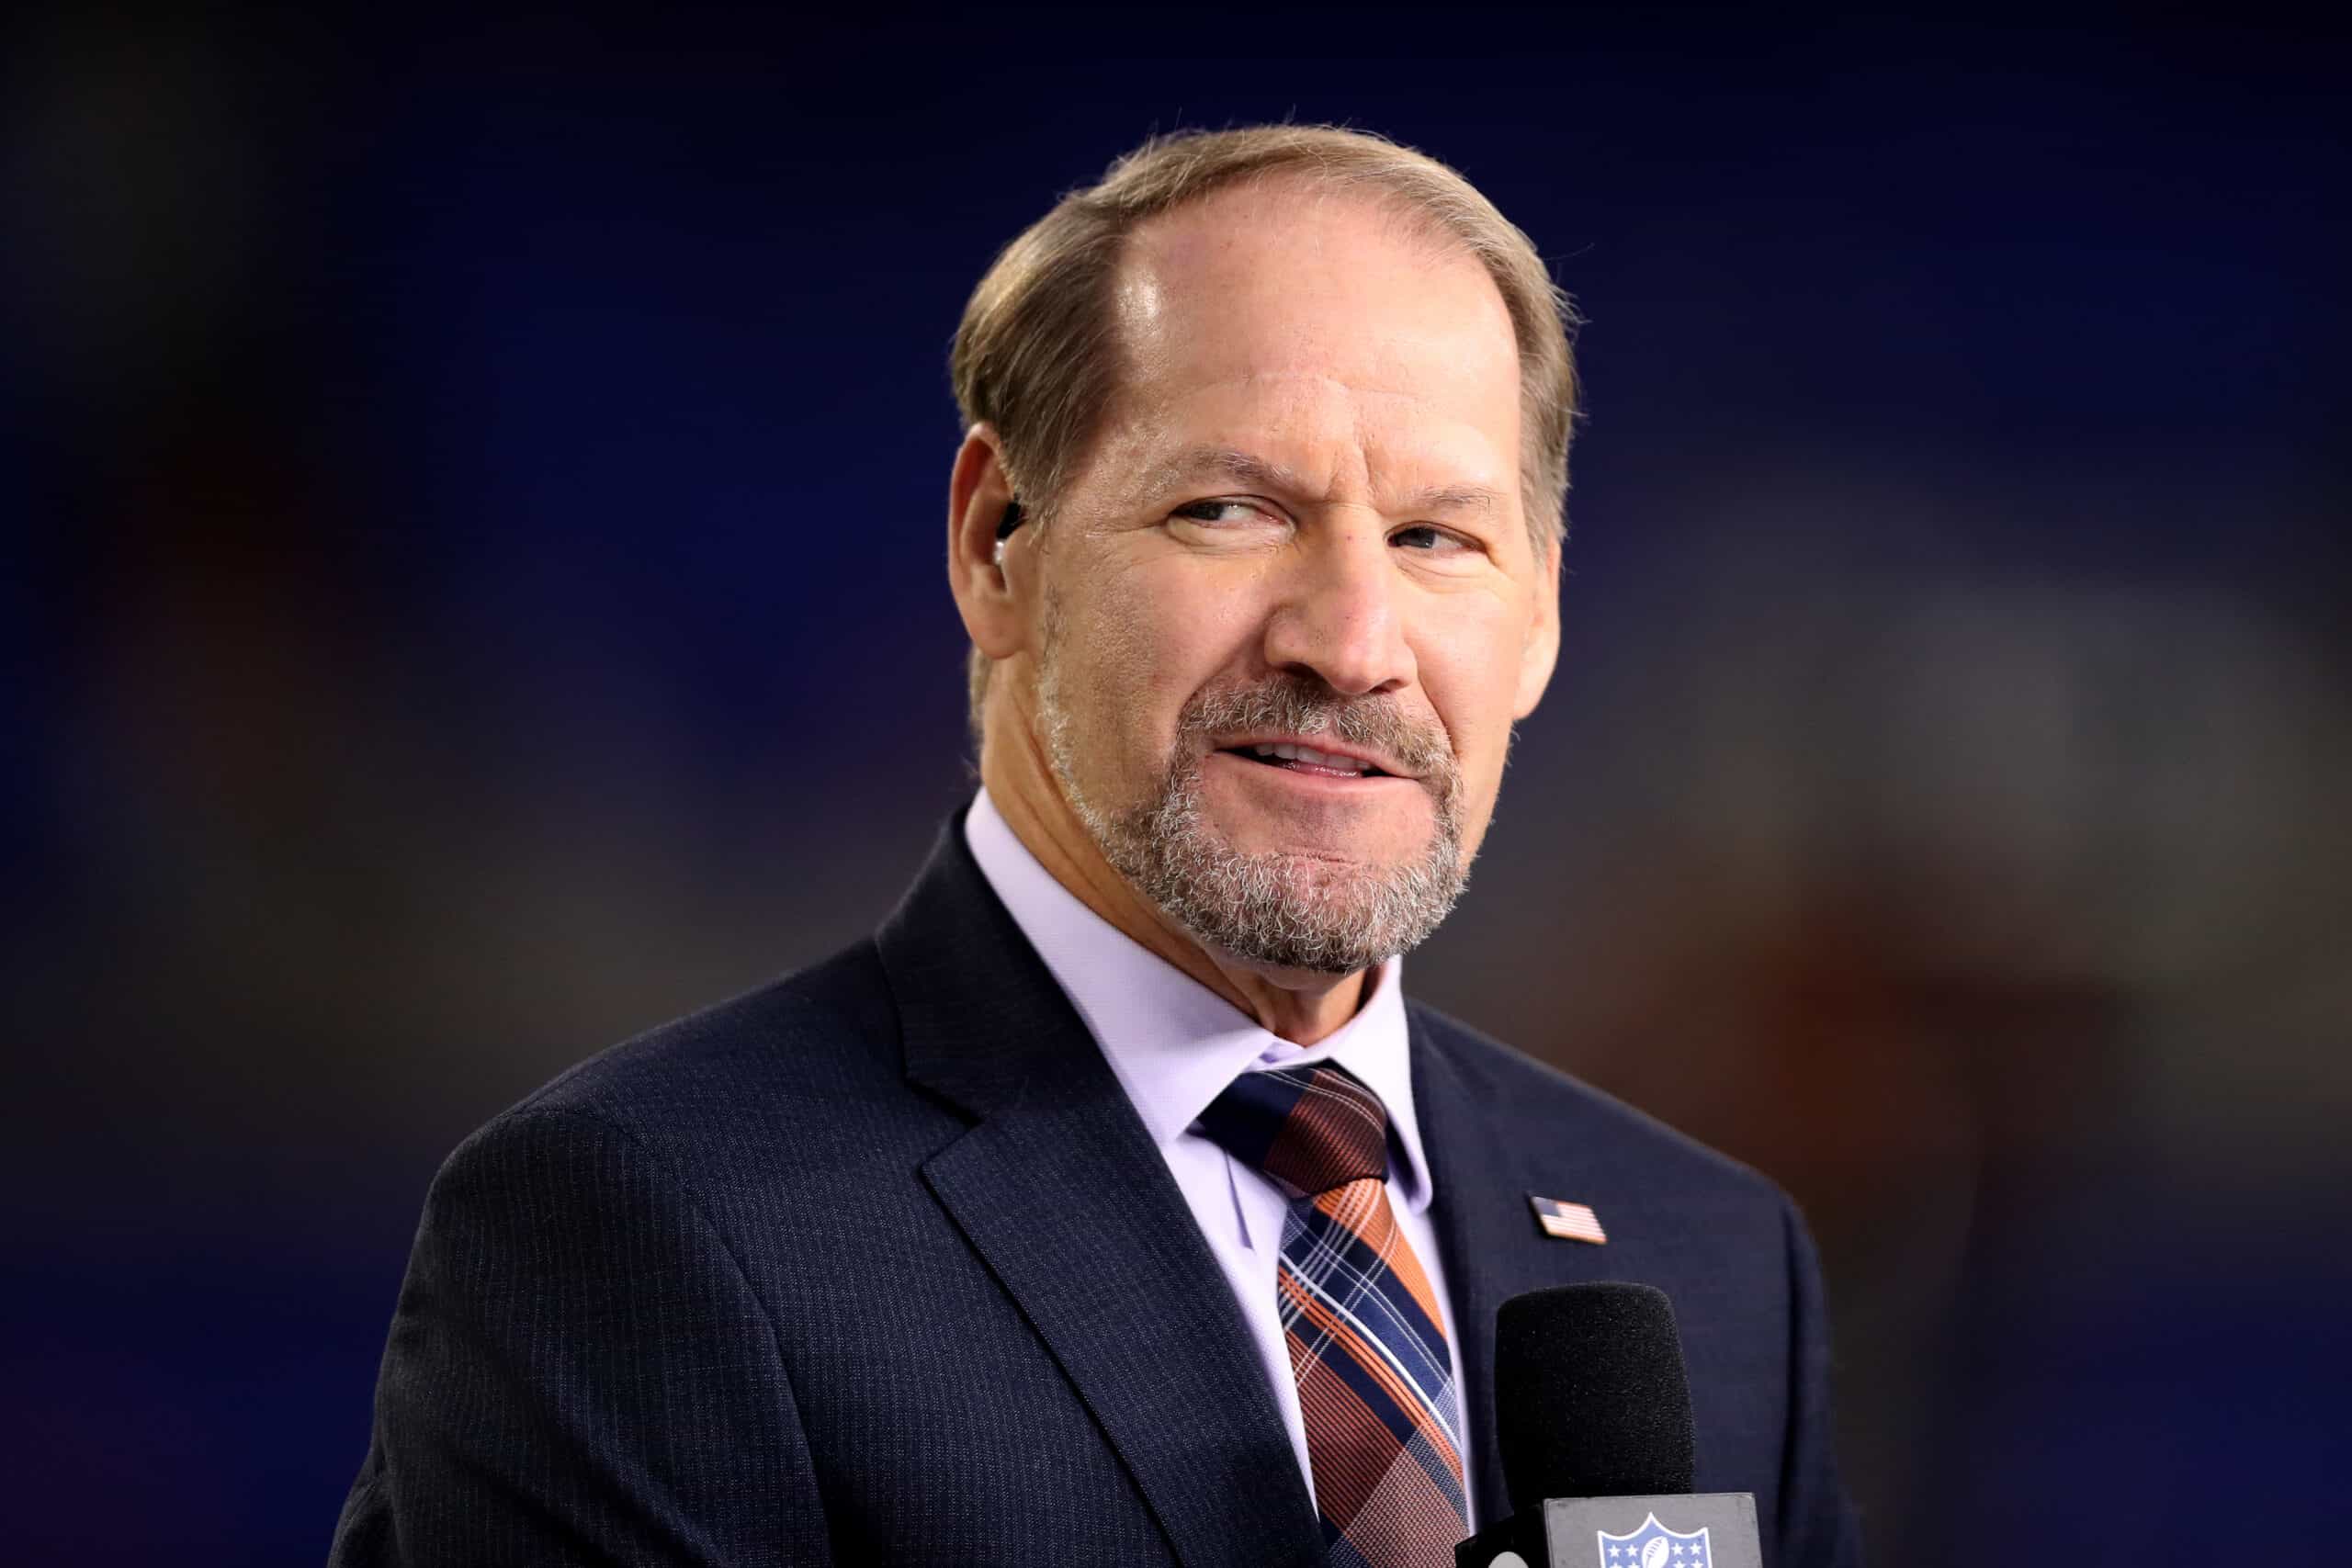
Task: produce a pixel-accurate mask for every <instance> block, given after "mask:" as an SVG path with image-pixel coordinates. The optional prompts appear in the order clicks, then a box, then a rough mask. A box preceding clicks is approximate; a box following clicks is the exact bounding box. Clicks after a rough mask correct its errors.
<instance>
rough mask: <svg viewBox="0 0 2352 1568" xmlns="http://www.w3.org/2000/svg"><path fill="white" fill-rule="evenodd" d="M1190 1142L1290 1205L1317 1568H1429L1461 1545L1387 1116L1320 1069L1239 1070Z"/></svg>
mask: <svg viewBox="0 0 2352 1568" xmlns="http://www.w3.org/2000/svg"><path fill="white" fill-rule="evenodd" d="M1198 1131H1200V1132H1201V1133H1202V1134H1204V1135H1206V1136H1207V1137H1208V1138H1210V1139H1212V1140H1213V1141H1215V1142H1216V1144H1217V1145H1220V1146H1222V1147H1223V1148H1224V1149H1225V1150H1226V1151H1227V1153H1229V1154H1231V1155H1232V1156H1234V1157H1235V1158H1237V1159H1240V1160H1243V1161H1246V1162H1247V1163H1249V1164H1250V1165H1251V1166H1254V1167H1256V1168H1258V1169H1260V1170H1261V1171H1264V1172H1265V1173H1266V1175H1267V1176H1268V1177H1269V1178H1270V1179H1272V1181H1273V1182H1274V1184H1275V1185H1276V1186H1278V1187H1280V1188H1281V1189H1282V1190H1283V1192H1284V1193H1285V1194H1286V1195H1287V1196H1288V1197H1289V1198H1290V1200H1291V1203H1290V1211H1289V1213H1288V1215H1287V1216H1286V1217H1285V1218H1284V1220H1283V1246H1282V1261H1281V1264H1280V1266H1279V1268H1278V1269H1277V1270H1276V1276H1275V1284H1276V1289H1277V1290H1278V1291H1279V1292H1281V1298H1282V1325H1283V1338H1284V1339H1285V1340H1286V1341H1287V1343H1288V1345H1289V1348H1290V1366H1291V1372H1292V1374H1293V1375H1294V1376H1295V1377H1296V1379H1297V1380H1298V1404H1299V1411H1300V1414H1301V1415H1302V1416H1304V1417H1305V1418H1306V1458H1307V1464H1308V1466H1309V1468H1311V1469H1312V1470H1313V1472H1314V1482H1315V1510H1316V1512H1317V1514H1318V1515H1320V1516H1321V1517H1322V1522H1323V1543H1324V1548H1325V1552H1326V1561H1328V1562H1331V1563H1334V1564H1343V1565H1345V1568H1407V1565H1408V1564H1409V1565H1412V1568H1439V1565H1442V1564H1450V1563H1452V1562H1453V1548H1454V1545H1455V1543H1456V1542H1458V1541H1460V1540H1462V1538H1463V1537H1464V1536H1465V1535H1467V1534H1468V1533H1469V1531H1468V1529H1467V1528H1466V1527H1465V1525H1464V1520H1465V1519H1466V1518H1467V1517H1468V1513H1467V1510H1466V1509H1465V1508H1464V1506H1463V1487H1462V1435H1461V1433H1460V1431H1459V1430H1458V1429H1457V1425H1456V1424H1457V1422H1458V1420H1459V1416H1458V1415H1457V1406H1456V1404H1455V1401H1454V1393H1453V1355H1452V1354H1451V1352H1450V1351H1449V1350H1448V1349H1447V1348H1446V1342H1445V1319H1444V1316H1443V1315H1442V1314H1441V1312H1440V1311H1439V1308H1438V1303H1437V1293H1436V1292H1434V1291H1432V1290H1431V1289H1430V1281H1429V1276H1428V1275H1426V1274H1424V1273H1422V1272H1421V1265H1420V1261H1419V1259H1418V1258H1415V1257H1414V1256H1413V1250H1412V1248H1411V1247H1410V1246H1408V1244H1407V1242H1406V1240H1405V1235H1404V1233H1403V1232H1402V1231H1400V1230H1398V1229H1397V1216H1396V1213H1394V1212H1393V1211H1392V1210H1391V1209H1390V1208H1389V1206H1388V1190H1387V1178H1388V1116H1387V1112H1386V1111H1385V1110H1383V1109H1382V1107H1381V1103H1380V1097H1379V1096H1378V1095H1376V1094H1374V1093H1373V1092H1372V1090H1370V1089H1366V1088H1365V1087H1364V1086H1363V1084H1362V1083H1361V1082H1359V1081H1358V1080H1357V1079H1356V1078H1354V1077H1351V1076H1350V1075H1349V1074H1348V1072H1347V1071H1346V1070H1345V1069H1343V1068H1340V1067H1337V1066H1329V1065H1325V1066H1312V1067H1286V1068H1283V1069H1281V1070H1278V1071H1274V1072H1262V1073H1244V1074H1242V1075H1241V1077H1238V1078H1236V1079H1235V1080H1234V1081H1233V1083H1232V1084H1231V1085H1230V1086H1229V1087H1227V1089H1226V1090H1225V1092H1224V1093H1223V1094H1220V1095H1218V1096H1217V1098H1216V1101H1215V1102H1214V1103H1213V1104H1211V1105H1210V1107H1209V1108H1208V1110H1206V1111H1204V1112H1202V1114H1201V1119H1200V1122H1199V1124H1198Z"/></svg>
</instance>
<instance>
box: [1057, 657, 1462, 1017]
mask: <svg viewBox="0 0 2352 1568" xmlns="http://www.w3.org/2000/svg"><path fill="white" fill-rule="evenodd" d="M1059 663H1060V660H1057V659H1054V658H1052V657H1050V656H1049V657H1047V658H1046V659H1044V660H1041V664H1042V666H1043V668H1042V669H1041V670H1040V671H1039V678H1038V687H1037V707H1038V714H1039V716H1040V718H1041V719H1042V720H1043V721H1044V729H1045V737H1044V739H1045V742H1046V759H1047V761H1049V762H1050V763H1051V765H1052V767H1053V770H1054V776H1055V778H1056V779H1057V781H1058V782H1059V783H1060V784H1061V788H1062V794H1063V795H1064V797H1065V798H1067V799H1068V800H1069V803H1070V807H1071V808H1072V809H1073V810H1074V811H1075V812H1076V813H1077V814H1078V818H1079V820H1080V822H1082V823H1083V824H1085V827H1086V830H1087V831H1088V832H1089V833H1090V834H1091V835H1092V837H1093V839H1094V842H1095V846H1096V847H1097V848H1098V849H1100V850H1101V851H1102V852H1103V859H1104V860H1105V861H1107V862H1109V863H1110V864H1111V867H1112V869H1114V871H1116V872H1117V873H1118V874H1120V875H1121V876H1123V877H1125V879H1126V881H1127V883H1128V885H1129V886H1132V887H1134V888H1135V890H1136V892H1137V893H1140V894H1141V895H1142V896H1143V897H1146V898H1148V899H1149V900H1150V901H1151V902H1152V903H1153V904H1155V905H1157V906H1159V908H1160V909H1161V910H1162V911H1163V912H1164V913H1165V914H1167V916H1168V917H1169V918H1170V919H1172V920H1174V921H1175V922H1176V923H1177V924H1178V925H1180V926H1182V928H1183V929H1184V930H1185V931H1189V932H1190V933H1191V934H1192V935H1193V939H1194V940H1196V941H1198V942H1201V943H1202V944H1203V945H1204V946H1206V947H1211V948H1215V949H1217V950H1219V951H1220V952H1223V953H1228V954H1231V955H1232V956H1234V957H1236V958H1239V959H1242V960H1244V961H1246V962H1250V963H1254V964H1269V965H1272V966H1275V967H1279V968H1283V969H1299V970H1306V971H1308V972H1310V973H1314V974H1321V975H1352V974H1355V973H1356V972H1357V971H1359V970H1363V969H1368V968H1370V967H1371V966H1372V965H1374V964H1378V963H1380V962H1382V961H1383V960H1385V959H1387V958H1390V957H1392V956H1394V955H1396V954H1397V953H1405V952H1408V951H1409V950H1410V949H1412V948H1414V947H1417V946H1419V944H1420V943H1421V942H1422V941H1423V940H1425V939H1426V938H1427V937H1428V936H1429V935H1430V932H1432V931H1436V930H1437V928H1438V927H1439V925H1440V924H1442V922H1443V921H1444V919H1445V917H1446V916H1447V914H1448V913H1450V912H1451V911H1452V910H1453V905H1454V901H1455V900H1456V899H1458V898H1460V897H1462V890H1463V888H1464V886H1467V885H1468V883H1469V880H1470V867H1469V865H1468V863H1467V862H1466V861H1465V860H1464V856H1463V853H1462V811H1461V795H1462V779H1461V773H1460V770H1459V769H1458V768H1456V766H1455V765H1454V761H1453V751H1452V749H1451V748H1450V747H1449V746H1448V745H1447V744H1446V742H1445V741H1444V740H1443V739H1440V738H1436V737H1432V736H1430V735H1429V734H1427V733H1426V732H1424V731H1422V730H1419V729H1416V728H1413V727H1412V726H1410V725H1409V724H1408V723H1407V722H1406V721H1405V720H1404V718H1403V717H1402V716H1400V715H1399V714H1398V713H1397V710H1396V708H1395V705H1393V704H1391V703H1389V702H1387V701H1385V699H1362V700H1358V701H1356V702H1352V703H1351V702H1347V701H1344V700H1342V699H1340V698H1336V697H1333V696H1331V695H1330V694H1329V693H1328V692H1326V691H1320V690H1318V689H1317V687H1316V685H1315V683H1314V682H1307V681H1304V680H1301V679H1299V678H1297V677H1294V676H1281V677H1276V678H1275V679H1273V680H1272V681H1269V682H1264V683H1261V684H1260V685H1256V686H1251V687H1245V688H1240V689H1227V690H1224V691H1217V692H1204V693H1202V694H1199V695H1197V696H1195V697H1194V698H1193V700H1192V701H1191V702H1190V703H1187V704H1186V705H1185V707H1184V711H1183V713H1182V715H1181V716H1179V718H1178V722H1177V736H1176V744H1175V747H1174V749H1173V751H1172V752H1171V754H1170V759H1169V762H1168V766H1167V768H1166V770H1165V771H1164V772H1163V773H1161V775H1160V778H1159V784H1158V787H1157V788H1156V790H1155V791H1154V792H1153V794H1152V795H1151V796H1150V797H1149V798H1148V799H1145V800H1143V801H1140V802H1138V803H1137V804H1136V805H1134V806H1131V807H1125V808H1122V809H1118V810H1110V811H1106V810H1104V809H1103V808H1102V807H1101V806H1100V805H1099V804H1098V803H1096V802H1094V801H1091V800H1090V799H1089V798H1088V797H1087V795H1086V792H1085V790H1084V789H1083V788H1082V787H1081V786H1080V784H1079V779H1078V766H1077V759H1078V752H1079V747H1078V744H1077V739H1076V737H1075V736H1074V735H1073V734H1072V733H1071V730H1072V724H1071V721H1070V716H1069V707H1068V705H1066V704H1065V703H1064V701H1063V700H1062V691H1061V686H1060V682H1059V681H1058V680H1057V666H1058V665H1059ZM1260 728H1274V729H1283V730H1287V731H1290V732H1292V733H1295V734H1298V735H1301V736H1307V737H1313V736H1317V735H1330V736H1332V737H1333V738H1335V739H1340V740H1349V741H1354V742H1356V743H1357V744H1360V745H1373V746H1378V747H1381V748H1383V749H1385V750H1387V751H1388V752H1389V753H1390V754H1391V755H1393V756H1395V757H1396V758H1397V760H1398V761H1400V762H1402V763H1403V764H1405V765H1406V766H1408V767H1410V768H1412V769H1413V771H1414V772H1416V773H1419V774H1420V775H1421V779H1422V783H1423V785H1424V787H1428V788H1430V789H1431V791H1432V793H1433V794H1434V795H1435V797H1436V801H1435V805H1436V816H1437V822H1436V828H1435V830H1434V831H1433V832H1431V834H1430V843H1429V847H1428V849H1427V851H1426V852H1423V853H1422V854H1421V856H1420V857H1419V859H1417V860H1414V861H1411V862H1408V863H1405V864H1403V865H1397V866H1391V867H1385V868H1374V867H1351V866H1340V865H1336V864H1334V863H1331V862H1330V861H1328V860H1323V859H1319V858H1317V857H1315V856H1310V855H1293V854H1283V853H1280V852H1269V853H1264V854H1246V853H1244V852H1241V851H1239V850H1237V849H1235V848H1234V847H1233V845H1232V843H1231V842H1230V841H1229V840H1227V838H1226V837H1225V835H1224V834H1223V833H1222V832H1220V831H1219V830H1218V829H1217V828H1216V824H1214V823H1212V822H1211V821H1210V820H1209V819H1208V818H1207V816H1206V814H1205V813H1204V811H1203V810H1202V808H1201V801H1200V793H1201V770H1200V758H1201V757H1202V755H1203V754H1204V743H1205V740H1206V739H1207V738H1208V737H1209V736H1212V735H1216V734H1220V733H1222V734H1231V733H1234V732H1235V731H1238V730H1249V729H1260Z"/></svg>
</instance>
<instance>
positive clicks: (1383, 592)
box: [1265, 523, 1416, 697]
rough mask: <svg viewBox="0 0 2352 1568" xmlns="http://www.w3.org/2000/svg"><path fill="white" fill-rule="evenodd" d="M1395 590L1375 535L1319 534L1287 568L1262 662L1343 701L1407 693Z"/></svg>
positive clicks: (1407, 653) (1409, 668) (1369, 528)
mask: <svg viewBox="0 0 2352 1568" xmlns="http://www.w3.org/2000/svg"><path fill="white" fill-rule="evenodd" d="M1401 588H1402V585H1401V584H1400V583H1399V581H1397V568H1396V564H1395V563H1394V562H1393V561H1391V560H1390V559H1389V558H1388V542H1387V540H1386V538H1385V537H1384V536H1383V535H1382V533H1381V531H1380V529H1379V528H1377V527H1375V526H1373V525H1369V524H1362V525H1359V524H1355V523H1350V524H1347V525H1339V526H1334V527H1332V528H1330V529H1329V530H1328V531H1325V532H1324V533H1323V536H1322V537H1320V538H1319V539H1317V540H1316V541H1315V543H1314V544H1313V545H1311V546H1310V547H1308V548H1307V549H1306V550H1304V551H1302V552H1300V553H1299V555H1298V556H1297V557H1295V558H1294V561H1293V563H1292V564H1291V567H1290V570H1289V573H1288V577H1287V580H1286V581H1284V583H1283V592H1282V594H1281V596H1280V598H1279V600H1278V601H1277V603H1276V604H1275V606H1274V610H1273V613H1272V615H1270V616H1269V617H1268V619H1267V622H1266V646H1265V655H1266V662H1267V663H1268V664H1270V665H1272V667H1273V668H1275V669H1277V670H1287V671H1291V672H1292V673H1294V674H1312V675H1315V676H1317V677H1318V678H1320V679H1321V680H1322V682H1324V683H1325V684H1326V685H1328V686H1329V687H1330V688H1331V689H1332V690H1333V691H1335V692H1337V693H1340V694H1341V695H1344V696H1351V697H1354V696H1368V695H1372V694H1385V693H1392V692H1396V691H1398V690H1401V689H1403V688H1404V687H1407V686H1409V685H1411V684H1412V683H1413V679H1414V676H1415V674H1416V670H1415V667H1414V660H1413V650H1412V647H1411V644H1410V643H1409V642H1408V640H1407V637H1406V635H1405V633H1406V627H1405V620H1404V615H1403V608H1404V607H1403V605H1402V604H1401V603H1400V597H1399V595H1400V592H1401Z"/></svg>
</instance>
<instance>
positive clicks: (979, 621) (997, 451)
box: [947, 423, 1027, 659]
mask: <svg viewBox="0 0 2352 1568" xmlns="http://www.w3.org/2000/svg"><path fill="white" fill-rule="evenodd" d="M1011 503H1012V479H1011V477H1010V476H1008V475H1007V474H1006V473H1005V471H1004V448H1003V444H1002V443H1001V441H999V440H998V439H997V434H996V431H995V430H994V429H992V428H991V427H990V426H989V425H988V424H986V423H980V424H976V425H974V426H972V428H971V429H970V431H968V432H967V433H966V434H965V436H964V445H963V446H960V447H958V448H957V449H956V467H955V468H954V469H953V470H951V471H950V473H949V475H948V479H947V586H948V589H949V591H950V592H953V593H954V594H955V595H956V613H957V614H959V615H962V616H963V617H964V630H965V631H966V632H967V633H968V634H970V636H971V638H972V645H973V646H974V647H975V648H978V649H979V650H980V651H981V652H982V653H984V654H986V655H988V657H989V658H990V659H1006V658H1010V657H1011V656H1012V654H1014V653H1017V652H1019V651H1020V649H1021V646H1022V643H1023V639H1024V638H1025V637H1026V635H1027V625H1026V623H1025V621H1024V619H1023V616H1022V615H1021V613H1020V606H1019V604H1017V603H1016V602H1015V595H1014V592H1013V589H1012V583H1011V582H1010V581H1008V580H1007V579H1006V577H1005V571H1004V568H1003V566H1002V565H1001V563H1000V561H999V559H998V555H997V537H996V528H997V524H998V522H999V521H1000V520H1001V519H1002V517H1003V516H1004V509H1005V508H1006V507H1007V506H1008V505H1010V504H1011Z"/></svg>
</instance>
